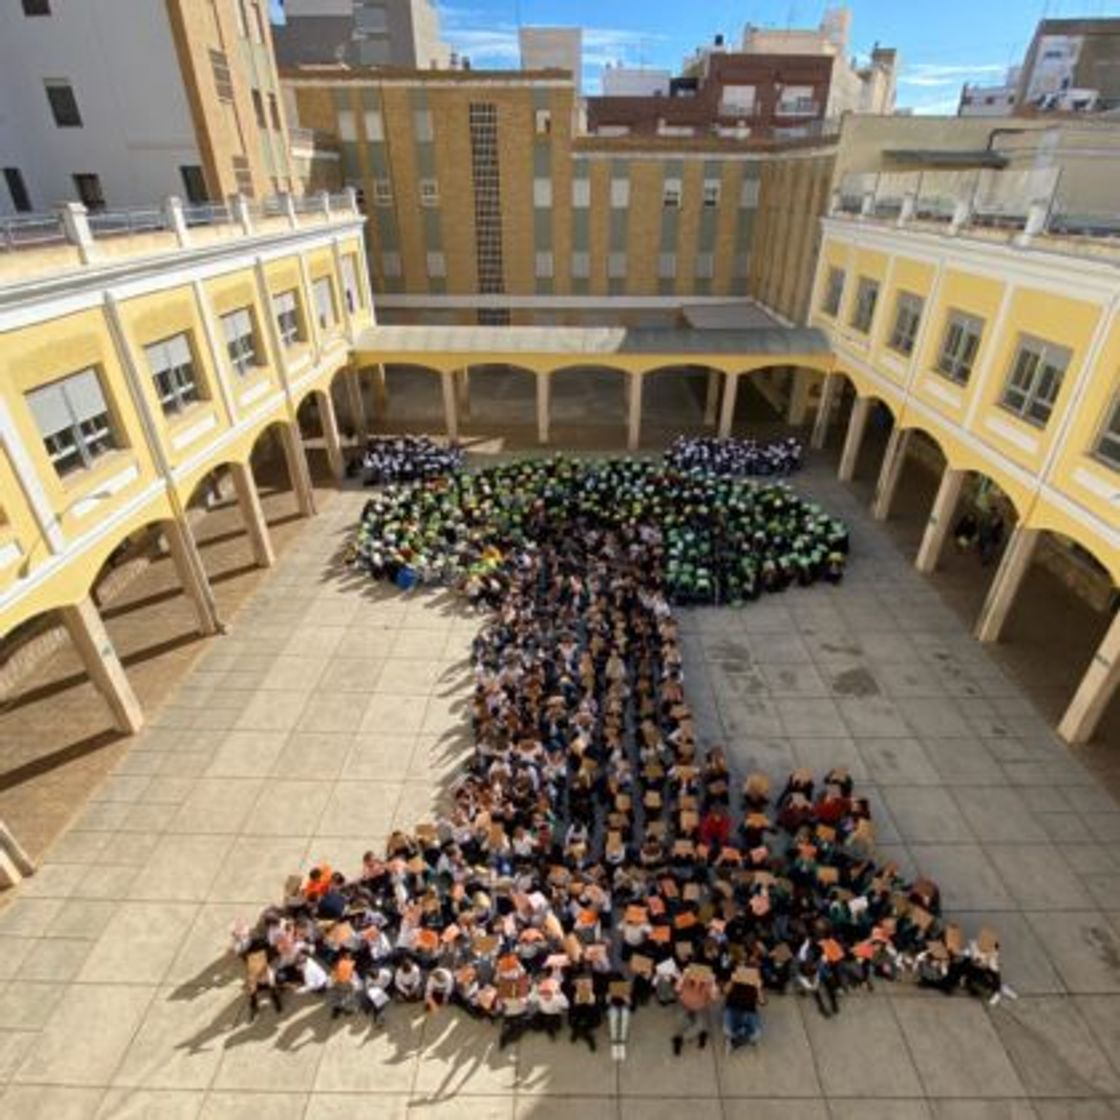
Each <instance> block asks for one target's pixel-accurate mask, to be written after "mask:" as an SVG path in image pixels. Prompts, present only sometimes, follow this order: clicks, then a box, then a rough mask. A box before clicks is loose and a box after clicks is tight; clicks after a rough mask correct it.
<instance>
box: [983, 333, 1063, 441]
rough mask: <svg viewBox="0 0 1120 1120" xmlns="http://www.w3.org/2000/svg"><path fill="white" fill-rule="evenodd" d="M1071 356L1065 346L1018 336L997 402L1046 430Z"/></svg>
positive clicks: (1029, 422) (1026, 336)
mask: <svg viewBox="0 0 1120 1120" xmlns="http://www.w3.org/2000/svg"><path fill="white" fill-rule="evenodd" d="M1071 356H1072V355H1071V354H1070V351H1069V350H1067V349H1066V348H1065V347H1064V346H1055V345H1053V344H1052V343H1049V342H1043V341H1041V340H1040V339H1037V338H1030V337H1029V336H1028V335H1020V336H1019V350H1018V352H1017V353H1016V355H1015V362H1014V364H1013V365H1012V367H1011V376H1010V377H1009V378H1008V379H1007V385H1006V386H1005V387H1004V390H1003V400H1002V401H1001V402H1000V403H1001V404H1002V405H1003V407H1004V408H1006V409H1008V410H1009V411H1011V412H1014V413H1015V415H1016V416H1018V417H1020V418H1021V419H1023V420H1026V421H1027V423H1028V424H1034V425H1035V426H1036V427H1039V428H1045V427H1046V422H1047V420H1049V419H1050V413H1051V412H1052V411H1053V409H1054V402H1055V401H1056V400H1057V399H1058V392H1059V390H1060V389H1061V387H1062V378H1063V377H1064V376H1065V373H1066V367H1067V366H1068V365H1069V361H1070V357H1071Z"/></svg>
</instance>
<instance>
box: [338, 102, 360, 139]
mask: <svg viewBox="0 0 1120 1120" xmlns="http://www.w3.org/2000/svg"><path fill="white" fill-rule="evenodd" d="M338 138H339V140H342V141H343V142H345V143H347V144H349V143H351V142H352V141H354V140H357V139H358V121H357V118H356V117H355V116H354V110H353V109H339V111H338Z"/></svg>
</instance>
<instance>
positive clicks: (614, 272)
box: [607, 253, 626, 280]
mask: <svg viewBox="0 0 1120 1120" xmlns="http://www.w3.org/2000/svg"><path fill="white" fill-rule="evenodd" d="M607 276H608V277H609V278H610V279H611V280H624V279H625V278H626V254H625V253H608V254H607Z"/></svg>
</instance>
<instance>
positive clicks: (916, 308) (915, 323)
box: [887, 292, 925, 358]
mask: <svg viewBox="0 0 1120 1120" xmlns="http://www.w3.org/2000/svg"><path fill="white" fill-rule="evenodd" d="M924 307H925V300H923V299H922V297H921V296H919V295H917V294H916V293H914V292H899V293H898V298H897V299H896V300H895V304H894V324H893V325H892V326H891V336H890V338H889V339H888V341H887V346H888V347H889V348H890V349H891V350H893V351H894V352H895V353H896V354H901V355H902V356H903V357H904V358H909V357H910V355H911V354H913V353H914V345H915V343H916V342H917V340H918V327H919V326H921V322H922V309H923V308H924Z"/></svg>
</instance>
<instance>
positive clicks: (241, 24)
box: [233, 0, 249, 39]
mask: <svg viewBox="0 0 1120 1120" xmlns="http://www.w3.org/2000/svg"><path fill="white" fill-rule="evenodd" d="M233 14H234V15H235V16H236V17H237V34H238V35H240V36H241V38H242V39H244V38H246V36H248V34H249V28H248V26H247V25H246V23H245V0H234V3H233Z"/></svg>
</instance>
